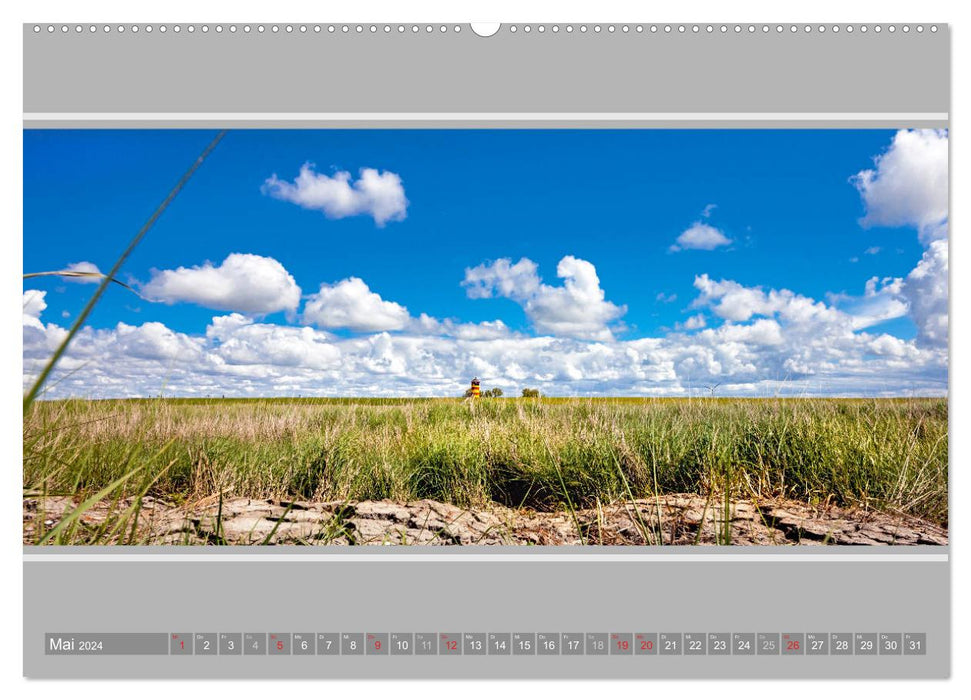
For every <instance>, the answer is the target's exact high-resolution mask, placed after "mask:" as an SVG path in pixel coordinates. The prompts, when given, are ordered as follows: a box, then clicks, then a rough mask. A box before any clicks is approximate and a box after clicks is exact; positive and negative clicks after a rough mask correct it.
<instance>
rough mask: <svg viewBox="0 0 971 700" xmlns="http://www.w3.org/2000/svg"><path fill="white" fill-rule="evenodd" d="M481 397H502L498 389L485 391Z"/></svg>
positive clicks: (500, 390)
mask: <svg viewBox="0 0 971 700" xmlns="http://www.w3.org/2000/svg"><path fill="white" fill-rule="evenodd" d="M482 395H483V396H484V397H486V398H487V399H498V398H499V397H500V396H502V389H500V388H499V387H494V388H492V389H486V390H485V391H483V392H482Z"/></svg>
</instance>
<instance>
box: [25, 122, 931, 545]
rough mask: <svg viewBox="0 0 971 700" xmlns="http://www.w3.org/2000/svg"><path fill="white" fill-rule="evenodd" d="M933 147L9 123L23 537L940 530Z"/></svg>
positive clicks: (618, 535) (845, 134) (400, 538)
mask: <svg viewBox="0 0 971 700" xmlns="http://www.w3.org/2000/svg"><path fill="white" fill-rule="evenodd" d="M948 148H949V144H948V132H947V131H946V130H937V129H916V128H913V129H912V128H899V129H897V128H895V129H831V128H817V129H810V128H799V129H747V128H729V129H711V130H709V129H664V128H644V129H634V128H612V129H590V130H585V129H576V128H557V129H546V128H534V129H502V128H494V129H462V128H456V129H432V128H428V129H411V128H400V129H345V128H327V129H290V128H279V129H238V130H233V129H230V130H227V131H218V130H206V129H181V128H170V129H139V128H130V129H101V128H99V129H79V130H71V129H44V128H39V129H26V130H25V131H24V133H23V159H24V167H23V183H24V185H23V365H22V384H23V543H24V544H25V545H125V546H129V545H173V546H174V545H197V546H199V545H208V546H226V545H290V546H296V545H307V546H352V545H379V546H392V545H401V546H409V545H412V546H414V545H418V546H427V545H443V546H449V545H452V546H475V547H482V546H486V545H491V546H541V547H551V546H570V547H586V546H593V547H605V546H606V547H632V546H641V547H644V546H649V547H658V546H712V545H715V546H725V545H736V546H746V545H748V546H752V545H757V546H798V545H835V546H840V545H874V546H877V545H898V546H902V545H947V544H948V364H949V356H948Z"/></svg>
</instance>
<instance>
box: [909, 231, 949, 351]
mask: <svg viewBox="0 0 971 700" xmlns="http://www.w3.org/2000/svg"><path fill="white" fill-rule="evenodd" d="M947 273H948V269H947V240H946V239H941V240H936V241H931V243H930V245H929V246H928V248H927V250H925V251H924V256H923V257H922V258H921V260H920V262H919V263H917V267H915V268H914V269H913V270H911V272H910V274H908V275H907V277H906V279H904V281H903V285H902V294H903V296H904V297H905V298H906V299H907V301H908V303H909V304H910V316H911V318H912V319H913V320H914V323H915V324H916V325H917V340H918V342H920V343H923V344H926V345H933V346H938V347H945V348H946V347H947V328H948V315H947V279H948V274H947Z"/></svg>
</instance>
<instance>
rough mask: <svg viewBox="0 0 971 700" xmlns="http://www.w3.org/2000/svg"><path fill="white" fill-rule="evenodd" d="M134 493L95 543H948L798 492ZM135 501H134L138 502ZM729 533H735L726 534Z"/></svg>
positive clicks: (64, 512)
mask: <svg viewBox="0 0 971 700" xmlns="http://www.w3.org/2000/svg"><path fill="white" fill-rule="evenodd" d="M131 506H133V503H132V502H131V501H122V502H120V503H108V502H103V503H97V504H95V505H94V506H93V507H91V508H89V509H87V510H85V511H84V512H83V513H82V514H81V515H80V516H79V517H78V518H77V521H78V522H77V524H76V525H75V524H72V527H77V528H79V529H81V530H83V531H84V532H85V533H91V534H92V535H93V537H92V540H93V541H96V542H97V543H98V544H120V543H128V542H132V543H137V544H195V545H204V544H239V545H245V544H308V545H324V544H328V545H584V544H588V545H645V544H647V545H656V544H664V545H672V544H673V545H693V544H702V545H711V544H729V543H730V544H734V545H798V544H802V545H825V544H831V545H946V544H947V542H948V539H947V530H946V529H945V528H942V527H939V526H937V525H934V524H931V523H928V522H926V521H923V520H920V519H917V518H913V517H909V516H906V515H900V514H890V513H880V512H875V511H869V510H864V509H858V508H853V509H848V508H839V507H835V506H825V507H824V506H813V505H809V504H806V503H801V502H797V501H790V500H783V499H768V500H760V501H758V502H755V501H751V500H736V501H732V502H731V503H730V507H729V516H728V518H727V521H728V522H727V523H726V522H725V521H726V518H725V508H724V502H723V501H717V502H716V501H715V500H713V499H712V500H709V499H706V498H705V497H704V496H699V495H696V494H671V495H667V496H663V497H659V498H658V499H650V500H635V501H629V502H624V503H618V504H612V505H605V506H602V507H599V508H588V509H583V510H578V511H576V512H575V513H571V512H569V511H561V512H554V513H544V512H537V511H532V510H517V509H511V508H506V507H503V506H500V505H491V506H489V507H486V508H480V509H466V508H459V507H456V506H453V505H448V504H446V503H439V502H437V501H431V500H421V501H413V502H409V503H396V502H392V501H360V502H349V503H348V502H341V503H338V502H318V503H314V502H305V501H292V502H291V501H279V500H272V499H268V500H254V499H247V498H233V499H228V500H224V501H223V503H222V504H221V505H220V504H219V502H218V498H216V497H211V498H208V499H205V500H203V501H199V502H196V503H194V504H191V505H189V506H176V505H173V504H170V503H167V502H165V501H162V500H158V499H153V498H148V497H146V498H143V499H142V503H141V507H140V509H139V510H138V519H137V526H136V532H135V535H134V537H131V528H132V521H131V519H129V520H128V521H127V523H125V526H124V527H118V528H117V532H114V533H113V532H112V530H114V529H116V528H115V525H116V524H117V520H115V519H114V518H113V517H112V515H111V514H112V513H113V512H114V513H117V512H120V511H124V510H125V509H126V508H129V507H131ZM76 507H77V502H76V501H75V500H74V499H71V498H68V497H47V498H25V499H24V510H23V515H24V543H25V544H31V543H35V542H37V541H38V539H39V536H43V533H45V532H50V530H51V529H53V528H55V527H57V525H58V523H60V522H61V521H62V520H63V519H65V518H71V517H72V516H71V514H72V512H73V511H74V510H75V509H76ZM132 510H134V509H132ZM726 533H730V538H726Z"/></svg>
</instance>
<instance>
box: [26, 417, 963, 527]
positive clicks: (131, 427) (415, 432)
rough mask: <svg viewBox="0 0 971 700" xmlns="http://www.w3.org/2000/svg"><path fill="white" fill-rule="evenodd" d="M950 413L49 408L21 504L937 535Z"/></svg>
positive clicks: (34, 422)
mask: <svg viewBox="0 0 971 700" xmlns="http://www.w3.org/2000/svg"><path fill="white" fill-rule="evenodd" d="M947 418H948V413H947V401H946V400H945V399H888V400H869V399H868V400H853V399H849V400H843V399H789V400H775V399H753V400H745V399H694V400H680V399H592V400H591V399H538V400H537V399H482V400H479V401H477V402H475V403H474V404H473V403H470V402H463V401H460V400H451V399H418V400H384V399H371V400H368V399H360V400H358V399H348V400H338V399H333V400H330V399H288V400H272V399H268V400H230V399H227V400H215V399H213V400H180V399H170V400H164V399H153V400H131V401H48V402H37V403H35V404H33V405H32V406H30V407H29V409H28V410H27V414H26V415H25V418H24V433H23V438H24V442H23V447H24V489H25V493H27V494H80V495H82V496H84V497H97V498H98V499H102V500H103V499H106V498H108V499H113V498H121V497H125V496H138V495H142V494H150V495H153V496H157V497H163V498H166V499H169V500H173V501H176V502H188V501H193V500H196V499H199V498H204V497H207V496H211V495H214V494H216V493H219V492H222V493H223V494H224V495H225V496H227V497H229V496H247V497H255V498H264V497H277V498H300V499H313V500H364V499H381V498H391V499H396V500H402V501H403V500H410V499H417V498H432V499H435V500H439V501H444V502H448V503H453V504H456V505H459V506H477V505H484V504H486V503H488V502H490V501H495V502H499V503H502V504H505V505H509V506H528V507H532V508H536V509H563V508H567V509H572V508H579V507H583V506H589V505H592V504H594V503H597V502H601V503H602V502H614V501H618V500H626V499H632V498H642V497H650V496H653V495H655V494H664V493H672V492H694V493H700V494H708V495H717V496H727V497H743V498H744V497H753V496H759V497H770V496H784V497H787V498H794V499H799V500H803V501H807V502H811V503H825V502H830V503H834V504H837V505H862V506H866V507H869V508H875V509H881V510H891V511H897V512H903V513H907V514H910V515H915V516H919V517H922V518H925V519H927V520H930V521H932V522H935V523H937V524H942V525H946V524H947V519H948V510H947V468H948V440H947Z"/></svg>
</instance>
